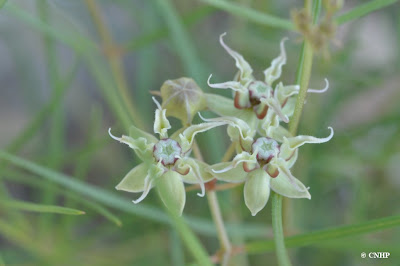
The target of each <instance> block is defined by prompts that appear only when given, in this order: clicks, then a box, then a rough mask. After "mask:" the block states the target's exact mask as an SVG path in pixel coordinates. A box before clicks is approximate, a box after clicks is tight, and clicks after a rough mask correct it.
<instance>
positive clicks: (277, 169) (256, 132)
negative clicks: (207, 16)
mask: <svg viewBox="0 0 400 266" xmlns="http://www.w3.org/2000/svg"><path fill="white" fill-rule="evenodd" d="M224 35H225V33H224V34H222V35H221V36H220V43H221V45H222V47H223V48H224V49H225V50H226V51H227V52H228V54H229V55H231V56H232V57H233V58H234V60H235V62H236V67H237V68H238V69H239V72H238V73H237V74H236V76H235V77H234V78H233V80H232V81H227V82H223V83H211V82H210V80H211V77H212V76H211V75H210V77H209V79H208V85H209V86H210V87H211V88H217V89H231V90H232V91H233V96H234V99H233V100H231V99H228V98H226V97H222V96H219V95H216V94H210V93H207V94H206V93H203V92H202V90H201V89H200V88H199V87H198V85H197V84H196V83H195V82H194V81H193V80H192V79H189V78H180V79H176V80H168V81H166V82H165V83H164V84H163V86H162V87H161V93H160V96H162V100H163V102H162V104H161V105H160V104H159V103H158V102H157V101H156V100H155V98H154V97H153V100H154V102H155V103H156V105H157V109H156V112H155V120H154V133H156V134H158V135H159V139H157V138H156V137H154V136H153V135H151V134H148V133H146V132H144V131H142V130H140V129H138V128H136V127H134V126H132V127H131V129H130V135H129V136H122V137H120V138H119V137H115V136H114V135H112V134H111V131H109V134H110V136H111V137H112V138H114V139H115V140H118V141H119V142H121V143H125V144H127V145H128V146H129V147H130V148H132V149H133V150H134V151H135V153H136V154H137V156H138V157H139V158H140V159H141V160H142V161H143V163H141V164H139V165H138V166H136V167H134V168H133V169H132V170H131V171H130V172H129V173H128V174H127V175H126V176H125V177H124V178H123V179H122V181H121V182H120V183H119V184H118V185H117V186H116V188H117V189H118V190H124V191H128V192H136V193H142V194H141V196H140V197H139V198H138V199H137V200H134V201H133V202H134V203H138V202H140V201H142V200H143V199H144V198H145V197H146V196H147V194H148V193H149V191H150V190H151V188H153V187H154V186H157V187H159V188H160V189H159V190H158V191H159V194H160V197H161V199H162V201H163V202H164V203H165V204H166V205H167V207H168V208H169V209H171V210H174V211H176V212H177V213H178V214H181V213H182V210H183V208H184V205H185V199H186V194H185V189H184V185H183V183H189V184H198V185H199V186H200V188H201V193H198V195H199V196H204V194H205V185H204V183H206V182H209V181H211V180H213V179H214V178H216V179H217V180H220V181H224V182H232V183H239V182H244V200H245V204H246V206H247V207H248V208H249V210H250V211H251V213H252V215H256V214H257V213H258V212H259V211H260V210H261V209H263V208H264V206H265V205H266V204H267V202H268V198H269V195H270V190H271V189H272V190H273V191H275V192H276V193H279V194H281V195H283V196H286V197H290V198H308V199H310V198H311V195H310V193H309V191H308V188H307V187H306V186H305V185H304V184H303V183H302V182H301V181H299V180H298V179H297V178H295V177H294V176H293V174H292V173H291V171H290V169H291V168H292V166H293V165H294V163H295V162H296V160H297V157H298V148H299V147H300V146H302V145H303V144H305V143H324V142H327V141H329V140H330V139H331V138H332V137H333V129H332V128H330V127H329V129H330V131H331V132H330V134H329V136H328V137H325V138H316V137H312V136H305V135H300V136H292V135H291V134H290V133H289V132H288V131H287V129H285V128H284V127H283V126H282V125H280V123H281V122H284V123H288V122H289V120H290V117H291V116H292V115H293V112H294V105H295V98H294V97H292V96H293V95H296V94H297V93H298V91H299V86H298V85H289V86H285V85H283V83H282V82H279V83H278V84H276V85H275V87H273V84H274V82H275V81H276V80H278V79H279V78H280V76H281V74H282V67H283V65H285V64H286V52H285V47H284V43H285V41H286V39H283V40H282V41H281V43H280V55H279V56H278V57H277V58H275V59H274V60H273V61H272V63H271V66H270V67H268V68H267V69H266V70H265V71H264V76H265V79H264V80H263V81H259V80H256V79H255V78H254V76H253V74H252V73H253V70H252V68H251V66H250V65H249V63H247V61H246V60H245V59H244V58H243V56H242V55H240V54H239V53H238V52H236V51H234V50H232V49H231V48H229V47H228V46H227V45H226V44H225V43H224V41H223V37H224ZM325 81H326V87H325V88H324V89H322V90H312V89H309V90H308V91H309V92H315V93H321V92H324V91H326V90H327V89H328V87H329V83H328V81H327V80H325ZM206 109H208V110H211V111H213V112H214V113H216V114H217V115H219V117H217V118H211V119H206V118H203V117H202V116H201V115H200V113H199V115H200V117H201V118H202V119H203V120H204V123H200V124H195V125H193V124H192V119H193V116H194V115H195V114H196V113H198V112H200V111H202V110H206ZM167 115H169V116H175V117H177V118H179V119H180V120H181V121H182V125H183V126H184V127H183V128H182V129H180V130H177V131H176V132H175V133H174V134H172V135H171V136H170V137H169V135H168V130H169V129H170V128H171V125H170V123H169V121H168V119H167ZM222 125H228V130H227V133H228V135H229V137H230V139H231V141H232V142H233V143H234V144H235V145H236V151H237V154H236V156H234V158H233V160H232V161H231V162H221V163H217V164H214V165H207V164H206V163H205V162H203V161H200V160H197V159H194V158H191V157H190V152H191V150H192V146H193V143H194V138H195V135H196V134H197V133H200V132H205V131H207V130H210V129H212V128H215V127H218V126H222Z"/></svg>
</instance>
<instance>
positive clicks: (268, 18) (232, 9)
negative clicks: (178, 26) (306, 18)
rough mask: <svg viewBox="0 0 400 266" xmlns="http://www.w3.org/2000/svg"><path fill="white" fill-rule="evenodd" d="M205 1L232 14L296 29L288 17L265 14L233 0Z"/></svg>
mask: <svg viewBox="0 0 400 266" xmlns="http://www.w3.org/2000/svg"><path fill="white" fill-rule="evenodd" d="M202 1H203V2H205V3H207V4H210V5H212V6H214V7H216V8H219V9H222V10H224V11H226V12H228V13H231V14H232V15H235V16H238V17H242V18H245V19H248V20H249V21H251V22H254V23H257V24H261V25H265V26H269V27H274V28H280V29H285V30H292V31H294V30H295V27H294V25H293V23H292V22H291V21H290V20H288V19H282V18H280V17H276V16H273V15H268V14H264V13H262V12H259V11H256V10H253V9H250V8H247V7H244V6H241V5H237V4H233V3H232V2H228V1H221V0H202Z"/></svg>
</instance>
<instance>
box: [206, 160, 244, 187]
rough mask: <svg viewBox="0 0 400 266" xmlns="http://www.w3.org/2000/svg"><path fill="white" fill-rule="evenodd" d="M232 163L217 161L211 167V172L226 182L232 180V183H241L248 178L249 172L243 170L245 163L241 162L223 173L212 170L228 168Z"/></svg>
mask: <svg viewBox="0 0 400 266" xmlns="http://www.w3.org/2000/svg"><path fill="white" fill-rule="evenodd" d="M231 164H232V163H229V162H227V163H217V164H214V165H212V166H210V167H209V170H208V171H209V172H210V173H212V175H213V176H214V177H215V178H217V179H218V180H222V181H225V182H230V183H241V182H243V181H245V180H246V177H247V174H248V173H246V172H245V171H244V170H243V163H240V164H238V165H237V167H235V168H232V169H230V170H227V171H226V172H222V173H215V172H213V171H212V170H215V171H218V172H219V171H221V170H223V169H226V168H228V167H229V166H231Z"/></svg>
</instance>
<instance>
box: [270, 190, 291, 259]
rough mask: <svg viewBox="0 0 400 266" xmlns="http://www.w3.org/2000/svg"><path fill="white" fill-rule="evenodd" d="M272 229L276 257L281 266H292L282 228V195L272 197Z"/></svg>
mask: <svg viewBox="0 0 400 266" xmlns="http://www.w3.org/2000/svg"><path fill="white" fill-rule="evenodd" d="M272 228H273V231H274V241H275V248H276V256H277V258H278V264H279V265H280V266H290V265H291V263H290V259H289V256H288V254H287V250H286V248H285V238H284V236H283V227H282V195H280V194H277V193H273V195H272Z"/></svg>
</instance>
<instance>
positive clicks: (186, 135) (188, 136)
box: [179, 122, 226, 153]
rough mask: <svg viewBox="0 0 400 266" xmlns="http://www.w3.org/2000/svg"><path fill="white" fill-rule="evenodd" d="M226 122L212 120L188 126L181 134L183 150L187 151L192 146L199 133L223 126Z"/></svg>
mask: <svg viewBox="0 0 400 266" xmlns="http://www.w3.org/2000/svg"><path fill="white" fill-rule="evenodd" d="M225 124H226V123H225V122H210V123H201V124H197V125H192V126H190V127H188V128H186V129H185V130H184V131H183V132H182V133H181V134H179V139H180V141H179V142H180V145H181V148H182V152H183V153H186V152H187V151H189V150H190V149H191V148H192V144H193V140H194V136H196V134H197V133H200V132H204V131H207V130H210V129H212V128H214V127H218V126H222V125H225Z"/></svg>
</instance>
